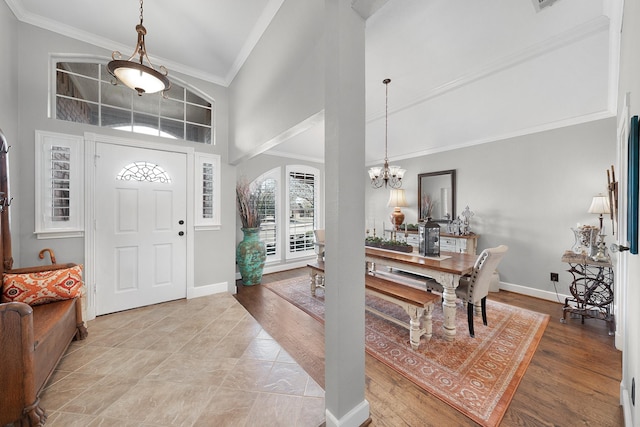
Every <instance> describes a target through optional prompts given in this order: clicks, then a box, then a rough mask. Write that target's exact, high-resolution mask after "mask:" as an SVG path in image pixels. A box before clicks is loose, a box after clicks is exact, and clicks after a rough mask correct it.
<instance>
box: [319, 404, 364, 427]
mask: <svg viewBox="0 0 640 427" xmlns="http://www.w3.org/2000/svg"><path fill="white" fill-rule="evenodd" d="M368 419H369V402H367V400H366V399H365V400H363V401H362V402H360V404H359V405H357V406H356V407H355V408H353V409H352V410H350V411H349V412H348V413H347V414H346V415H345V416H344V417H342V418H340V419H337V418H336V417H335V416H334V415H333V414H332V413H331V412H330V411H329V410H328V409H327V410H326V411H325V421H326V425H327V427H359V426H361V425H362V424H363V423H364V422H365V421H367V420H368Z"/></svg>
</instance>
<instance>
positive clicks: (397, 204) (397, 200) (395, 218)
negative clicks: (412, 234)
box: [387, 188, 409, 230]
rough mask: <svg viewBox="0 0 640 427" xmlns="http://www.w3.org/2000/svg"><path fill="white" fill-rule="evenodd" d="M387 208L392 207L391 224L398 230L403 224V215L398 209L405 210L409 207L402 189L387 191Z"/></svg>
mask: <svg viewBox="0 0 640 427" xmlns="http://www.w3.org/2000/svg"><path fill="white" fill-rule="evenodd" d="M387 206H389V207H393V212H391V224H392V225H394V226H395V228H396V230H398V229H399V228H400V226H401V225H402V223H403V222H404V214H403V213H402V211H401V210H400V208H406V207H407V206H409V205H408V204H407V199H406V198H405V197H404V189H396V188H393V189H391V190H390V191H389V201H388V202H387Z"/></svg>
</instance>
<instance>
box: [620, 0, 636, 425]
mask: <svg viewBox="0 0 640 427" xmlns="http://www.w3.org/2000/svg"><path fill="white" fill-rule="evenodd" d="M623 19H624V21H623V27H622V41H621V61H620V86H619V97H618V120H619V121H620V122H622V123H623V124H622V126H626V127H627V128H628V123H626V122H627V117H623V116H622V115H623V113H624V111H623V108H622V106H623V102H624V101H623V100H624V98H625V95H626V94H627V93H629V94H630V105H629V115H630V116H634V115H640V53H639V52H638V40H640V3H638V2H637V1H629V0H627V1H625V2H624V18H623ZM620 181H625V182H626V179H625V177H624V176H621V177H620ZM621 197H624V195H621ZM623 256H626V257H627V260H628V283H627V286H626V288H625V289H623V290H622V295H623V296H624V300H623V301H620V304H622V305H624V313H625V317H624V318H623V319H618V322H624V324H623V333H624V336H623V354H622V383H621V389H620V391H621V402H624V406H625V422H626V423H627V425H629V426H637V425H639V424H640V410H639V409H638V408H639V407H640V405H639V404H638V403H637V402H636V404H635V405H632V404H631V402H630V399H631V387H632V381H633V380H634V379H635V382H636V383H638V381H640V335H638V330H637V328H638V325H639V324H640V310H638V301H640V286H639V285H640V256H639V255H631V254H628V255H623ZM617 282H618V283H619V280H618V281H617ZM635 395H636V400H637V399H638V397H637V396H638V391H637V387H636V393H635Z"/></svg>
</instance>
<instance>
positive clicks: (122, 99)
mask: <svg viewBox="0 0 640 427" xmlns="http://www.w3.org/2000/svg"><path fill="white" fill-rule="evenodd" d="M55 67H56V69H55V108H54V109H52V110H53V111H55V118H57V119H58V120H66V121H71V122H78V123H86V124H90V125H95V126H101V127H108V128H112V129H118V130H123V131H128V132H134V133H143V134H148V135H156V136H161V137H165V138H172V139H181V140H187V141H193V142H200V143H204V144H211V143H212V142H213V125H214V124H213V104H212V102H211V101H210V100H208V99H206V98H205V97H204V96H201V95H198V94H197V93H195V92H194V91H193V90H191V89H190V88H188V87H186V86H181V85H179V84H178V83H176V82H175V79H173V80H172V83H171V89H169V91H168V92H167V98H166V99H165V98H163V97H162V95H161V94H160V93H156V94H145V95H143V96H138V95H137V93H136V92H135V91H132V90H131V89H129V88H128V87H126V86H123V85H120V84H114V79H113V77H112V76H111V75H110V74H109V72H108V71H107V67H106V65H104V64H99V63H89V62H56V63H55Z"/></svg>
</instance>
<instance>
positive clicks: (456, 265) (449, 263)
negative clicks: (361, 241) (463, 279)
mask: <svg viewBox="0 0 640 427" xmlns="http://www.w3.org/2000/svg"><path fill="white" fill-rule="evenodd" d="M440 255H441V257H443V258H445V259H438V258H435V257H424V256H422V255H420V254H419V253H417V252H410V253H406V252H398V251H392V250H387V249H380V248H374V247H371V246H365V257H366V258H367V259H368V260H372V261H375V259H379V260H380V263H381V264H384V261H385V260H391V261H395V262H397V263H401V264H406V265H407V267H418V268H424V269H431V270H436V271H442V272H445V273H451V274H457V275H460V276H464V275H465V274H470V273H471V272H472V271H473V266H474V264H475V262H476V259H477V256H476V255H470V254H465V253H457V252H441V253H440Z"/></svg>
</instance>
